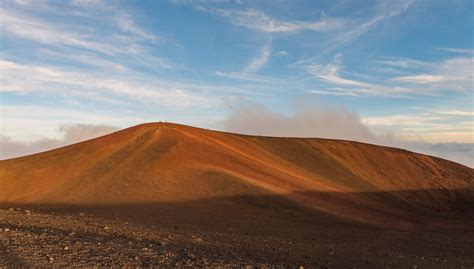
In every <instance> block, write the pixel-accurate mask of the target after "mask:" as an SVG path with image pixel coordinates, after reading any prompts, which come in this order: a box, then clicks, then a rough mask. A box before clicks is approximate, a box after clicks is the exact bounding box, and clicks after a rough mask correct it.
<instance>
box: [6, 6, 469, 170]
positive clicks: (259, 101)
mask: <svg viewBox="0 0 474 269" xmlns="http://www.w3.org/2000/svg"><path fill="white" fill-rule="evenodd" d="M473 11H474V7H473V3H472V1H467V0H466V1H463V0H458V1H426V0H400V1H388V0H386V1H384V0H377V1H375V0H374V1H342V0H341V1H318V2H315V1H298V2H294V1H268V2H264V1H262V2H260V1H244V0H241V1H232V0H228V1H225V0H223V1H205V0H204V1H186V0H174V1H169V2H165V1H159V2H146V3H145V2H133V1H100V0H71V1H61V2H58V1H48V0H43V1H31V0H16V1H15V0H11V1H2V3H1V5H0V104H1V107H0V130H1V136H0V158H7V157H13V156H19V155H23V154H29V153H33V152H37V151H40V150H46V149H49V148H53V147H57V146H62V145H65V144H68V143H74V142H78V141H80V140H83V139H88V138H92V137H94V136H97V135H100V134H104V133H106V132H109V131H113V130H116V129H117V128H123V127H128V126H131V125H134V124H139V123H142V122H147V121H160V120H168V121H174V122H179V123H184V124H190V125H195V126H201V127H210V128H217V129H227V130H233V131H240V132H250V131H252V130H253V132H252V133H261V132H265V134H268V135H285V134H286V132H288V130H294V134H295V135H296V136H306V135H307V136H319V137H321V136H323V137H334V138H344V139H352V140H359V141H365V142H373V143H379V144H386V145H392V146H398V147H405V148H407V149H412V150H415V151H420V152H425V153H428V154H433V155H437V156H441V157H445V158H448V159H452V160H455V161H459V162H462V163H464V164H468V165H470V166H473V164H472V160H473V156H472V155H473V146H472V145H473V143H474V141H473V134H474V132H473V131H474V130H473V129H474V126H473V116H474V111H473V106H474V97H473V90H474V89H473V88H474V86H473V85H474V84H473V81H474V79H473V76H474V75H473V73H474V71H473V63H474V60H473V55H474V44H473V39H472V29H473V28H472V12H473ZM300 99H305V100H306V101H305V102H303V103H304V105H301V104H302V103H301V102H296V103H297V104H299V105H289V104H291V103H292V102H294V100H300ZM246 104H252V105H246ZM315 104H316V105H315ZM321 107H324V108H321ZM242 108H245V110H242ZM230 123H232V124H230ZM270 123H271V124H270ZM64 126H76V129H75V130H72V129H71V130H69V129H67V128H66V127H64ZM94 126H97V128H96V129H95V127H94ZM275 126H277V127H275ZM322 126H324V128H322ZM65 128H66V129H65ZM107 128H109V129H107ZM80 129H84V132H81V131H80ZM92 129H94V130H96V131H97V132H96V131H91V130H92ZM70 132H77V133H80V134H81V135H79V136H77V137H76V138H74V139H72V138H70V137H68V134H69V133H70ZM288 135H292V134H291V133H288ZM387 137H391V138H387ZM394 141H395V142H394ZM433 148H434V149H435V150H433ZM433 152H435V153H436V154H435V153H433Z"/></svg>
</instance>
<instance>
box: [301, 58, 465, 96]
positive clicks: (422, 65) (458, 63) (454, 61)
mask: <svg viewBox="0 0 474 269" xmlns="http://www.w3.org/2000/svg"><path fill="white" fill-rule="evenodd" d="M473 61H474V59H472V58H459V57H458V58H451V59H447V60H444V61H442V62H438V63H433V62H423V61H420V60H414V59H406V58H401V59H399V58H385V59H382V60H377V61H375V64H377V65H379V66H382V67H385V66H390V67H391V68H392V71H391V72H392V73H396V74H402V73H403V74H407V75H401V76H400V75H398V76H393V75H392V77H389V78H386V79H382V80H381V79H379V80H374V79H372V80H369V81H366V80H360V79H359V78H352V79H350V78H347V77H345V76H344V74H343V71H344V70H343V65H342V54H336V55H335V56H334V57H333V59H332V61H331V62H329V63H327V64H320V63H317V62H316V60H315V59H306V60H300V61H298V62H296V63H294V64H292V66H293V67H296V68H302V69H303V70H305V71H306V72H307V73H308V74H310V75H312V77H313V78H314V79H317V80H319V81H321V82H324V83H326V84H328V85H330V86H331V87H326V88H325V89H312V90H309V91H310V92H314V93H318V94H326V95H347V96H358V95H375V96H393V97H409V96H423V95H436V94H439V93H442V92H446V91H451V92H452V91H458V92H464V93H468V92H469V90H472V85H473V84H472V83H473V81H474V75H473V74H472V71H471V70H472V66H473V63H474V62H473ZM381 70H384V69H383V68H382V69H381ZM417 73H418V74H417ZM363 77H367V78H375V77H376V76H374V75H373V74H372V75H368V76H363ZM420 86H423V88H420Z"/></svg>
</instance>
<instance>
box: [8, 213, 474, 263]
mask: <svg viewBox="0 0 474 269" xmlns="http://www.w3.org/2000/svg"><path fill="white" fill-rule="evenodd" d="M101 214H102V213H100V212H94V213H92V212H86V213H84V212H80V211H77V210H74V211H68V212H64V211H54V210H45V211H37V210H32V209H24V208H5V209H1V210H0V266H11V267H18V266H20V267H31V266H40V267H41V266H44V267H51V266H54V267H62V266H78V267H79V266H88V267H89V266H120V267H122V266H127V267H128V266H134V267H135V266H139V267H150V266H170V267H182V266H199V267H204V266H211V267H223V266H224V267H229V266H239V267H245V266H249V267H255V266H257V267H263V268H265V267H292V268H299V267H300V266H303V267H305V268H313V267H318V268H334V267H337V268H353V267H356V268H374V267H378V268H380V267H387V268H393V267H403V268H474V255H472V256H471V255H470V254H474V252H472V249H471V248H472V246H473V245H474V244H473V243H474V239H473V238H472V232H471V233H467V234H464V236H457V237H456V236H452V235H446V234H445V233H416V234H414V233H408V232H403V231H389V230H378V229H371V230H367V229H365V228H360V227H358V228H357V227H355V228H345V229H344V227H349V226H337V225H336V226H334V229H330V228H327V229H326V230H324V229H323V228H324V227H326V224H321V223H319V224H312V223H306V224H301V223H302V222H299V224H298V225H303V226H300V227H302V229H300V230H295V229H293V228H292V227H291V224H290V223H286V224H285V222H284V221H282V222H276V224H275V225H274V226H272V227H269V228H268V229H264V230H267V232H266V233H264V232H259V230H258V229H256V231H255V232H254V233H252V228H251V227H249V229H247V228H246V226H245V225H243V224H239V223H236V224H235V225H227V226H228V227H226V228H227V229H221V230H219V229H218V228H215V229H213V228H212V227H210V228H209V229H202V228H199V227H201V226H200V225H202V223H201V224H200V223H199V221H196V227H197V228H196V229H192V227H191V226H190V227H191V228H190V227H186V225H184V226H183V227H179V226H177V225H172V224H170V223H172V222H173V219H172V218H173V217H172V216H171V214H170V215H168V216H166V214H164V215H163V217H164V218H166V221H163V222H162V223H160V221H157V220H156V219H150V220H148V222H147V221H145V222H143V221H136V219H134V218H133V217H122V218H121V217H117V215H116V214H113V215H110V216H105V215H104V216H102V215H101ZM191 215H192V214H191ZM243 220H244V222H245V219H243ZM256 221H257V222H258V221H259V219H258V218H256ZM263 222H265V220H264V219H262V223H263ZM216 225H217V226H219V227H221V228H222V225H221V224H220V223H217V224H216ZM249 225H250V226H254V225H255V223H251V224H249ZM257 225H258V224H257ZM217 226H216V227H217ZM281 226H286V227H288V229H286V230H285V229H280V228H281ZM160 227H162V228H160ZM239 227H241V229H239ZM304 227H306V228H304ZM308 227H312V228H313V230H312V231H311V232H308V230H309V229H311V228H308ZM305 229H306V232H305ZM282 231H283V232H282ZM285 231H286V232H285Z"/></svg>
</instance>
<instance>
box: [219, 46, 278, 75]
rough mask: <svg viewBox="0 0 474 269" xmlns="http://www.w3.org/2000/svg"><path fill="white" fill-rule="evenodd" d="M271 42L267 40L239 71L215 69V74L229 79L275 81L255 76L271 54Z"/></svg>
mask: <svg viewBox="0 0 474 269" xmlns="http://www.w3.org/2000/svg"><path fill="white" fill-rule="evenodd" d="M271 45H272V42H271V41H268V42H267V43H266V44H265V45H264V46H263V47H262V48H261V49H260V50H259V51H258V52H257V54H256V55H255V56H254V57H253V58H252V59H251V60H250V61H249V62H248V63H247V64H246V65H245V66H244V67H243V68H242V70H241V71H239V72H222V71H217V72H216V75H218V76H221V77H226V78H231V79H238V80H248V81H254V82H267V83H273V82H276V80H275V79H273V78H267V77H261V76H257V75H256V73H258V71H260V70H261V69H262V68H264V67H265V65H266V64H267V63H268V62H269V61H270V59H271V56H272V46H271Z"/></svg>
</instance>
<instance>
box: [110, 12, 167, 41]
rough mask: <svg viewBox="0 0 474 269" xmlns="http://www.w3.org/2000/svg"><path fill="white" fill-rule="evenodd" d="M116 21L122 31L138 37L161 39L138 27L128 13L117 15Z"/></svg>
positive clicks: (153, 39) (152, 39)
mask: <svg viewBox="0 0 474 269" xmlns="http://www.w3.org/2000/svg"><path fill="white" fill-rule="evenodd" d="M117 22H118V25H119V26H120V28H121V29H122V30H123V31H125V32H128V33H131V34H133V35H136V36H138V37H140V38H143V39H147V40H151V41H158V40H160V39H161V38H160V37H159V36H157V35H154V34H150V33H147V32H145V31H144V30H142V29H141V28H140V27H138V26H137V24H136V23H135V21H134V20H133V19H132V18H131V16H130V15H129V14H126V13H125V14H121V15H120V16H118V18H117Z"/></svg>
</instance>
